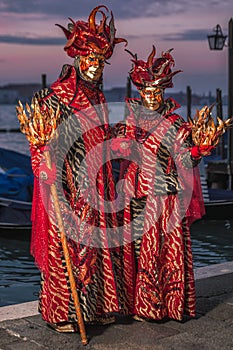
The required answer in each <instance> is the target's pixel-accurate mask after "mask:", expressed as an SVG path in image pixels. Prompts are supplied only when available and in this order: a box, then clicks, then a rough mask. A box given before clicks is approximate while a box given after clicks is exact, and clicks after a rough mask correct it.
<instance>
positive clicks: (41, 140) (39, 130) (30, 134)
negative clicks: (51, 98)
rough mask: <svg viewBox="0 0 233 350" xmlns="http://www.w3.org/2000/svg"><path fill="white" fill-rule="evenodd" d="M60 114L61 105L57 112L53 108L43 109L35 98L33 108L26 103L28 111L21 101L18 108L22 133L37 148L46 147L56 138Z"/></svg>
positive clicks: (17, 112)
mask: <svg viewBox="0 0 233 350" xmlns="http://www.w3.org/2000/svg"><path fill="white" fill-rule="evenodd" d="M59 112H60V111H59V105H58V108H57V110H56V112H54V110H53V108H52V107H51V106H50V107H49V108H45V109H43V108H41V107H40V105H39V102H38V100H37V99H36V98H33V100H32V103H31V107H30V106H29V105H28V104H27V103H26V111H25V110H24V108H23V105H22V103H21V102H20V101H19V106H16V114H17V117H18V119H19V122H20V131H21V132H22V133H23V134H25V136H26V138H27V140H28V141H29V143H30V144H33V145H37V146H42V145H45V144H46V143H47V142H48V141H49V140H51V139H52V137H53V136H54V133H55V130H56V127H57V119H58V116H59Z"/></svg>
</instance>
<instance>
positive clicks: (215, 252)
mask: <svg viewBox="0 0 233 350" xmlns="http://www.w3.org/2000/svg"><path fill="white" fill-rule="evenodd" d="M191 235H192V249H193V259H194V267H196V268H197V267H203V266H207V265H212V264H220V263H223V262H227V261H233V220H232V219H231V220H200V221H198V222H196V223H194V224H193V226H192V228H191Z"/></svg>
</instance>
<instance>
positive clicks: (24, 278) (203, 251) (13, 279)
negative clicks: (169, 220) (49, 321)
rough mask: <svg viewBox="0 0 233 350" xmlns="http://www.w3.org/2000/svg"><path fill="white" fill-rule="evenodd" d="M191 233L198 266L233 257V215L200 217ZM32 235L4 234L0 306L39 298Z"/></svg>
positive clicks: (0, 267)
mask: <svg viewBox="0 0 233 350" xmlns="http://www.w3.org/2000/svg"><path fill="white" fill-rule="evenodd" d="M191 235H192V248H193V258H194V267H195V268H198V267H203V266H207V265H211V264H218V263H223V262H227V261H233V219H232V220H226V221H221V220H218V221H214V220H213V221H211V220H208V221H204V220H201V221H198V222H196V223H194V224H193V226H192V228H191ZM29 238H30V234H28V235H27V236H24V237H22V239H21V240H19V239H16V238H15V237H13V238H9V237H8V238H7V237H6V236H5V237H1V245H0V281H1V283H0V306H4V305H11V304H16V303H22V302H26V301H32V300H37V299H38V292H39V288H40V274H39V271H38V269H37V268H36V267H35V265H34V260H33V258H32V257H31V256H30V254H29V249H30V243H29Z"/></svg>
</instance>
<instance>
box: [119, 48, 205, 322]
mask: <svg viewBox="0 0 233 350" xmlns="http://www.w3.org/2000/svg"><path fill="white" fill-rule="evenodd" d="M170 52H171V50H170V51H167V52H165V53H162V56H161V57H159V58H155V48H154V47H153V50H152V52H151V54H150V55H149V57H148V60H147V61H143V60H138V59H137V56H136V55H132V56H133V60H132V62H133V67H132V69H131V71H130V78H131V80H132V82H133V84H134V85H135V86H136V87H137V89H138V91H139V94H140V97H141V98H140V99H137V98H132V99H127V105H128V108H129V115H128V117H127V119H126V121H125V123H123V122H122V123H119V124H117V125H116V135H117V138H116V139H115V140H113V142H112V148H113V150H114V152H116V153H118V154H119V156H121V155H122V158H124V160H123V161H122V165H121V174H120V179H121V180H122V179H124V181H123V182H121V185H119V187H118V193H120V194H121V195H122V194H123V195H122V196H123V200H124V201H125V206H124V210H122V217H123V219H122V220H123V230H124V237H125V246H124V249H125V251H126V252H127V254H125V259H126V258H127V257H130V258H128V259H127V261H126V263H125V266H128V271H127V274H128V276H131V278H132V280H133V291H132V289H131V293H132V294H133V295H134V297H133V298H132V300H133V303H134V307H133V314H134V318H135V319H137V320H144V319H146V320H147V319H148V320H149V319H150V320H161V319H164V318H172V319H175V320H182V318H183V316H184V315H188V316H191V317H193V316H194V315H195V286H194V275H193V263H192V251H191V242H190V230H189V226H190V222H193V221H194V220H196V219H198V218H200V217H201V216H202V215H203V200H202V192H201V188H200V184H198V185H197V182H196V179H195V176H194V174H193V169H194V168H195V167H196V166H197V164H198V163H199V161H200V160H201V158H202V156H204V155H207V154H209V153H210V151H211V147H197V146H193V144H192V139H191V129H190V126H189V124H188V123H186V122H185V121H184V120H183V118H182V117H181V116H180V115H178V114H177V113H175V112H174V111H175V110H176V109H177V108H178V107H179V105H178V104H177V103H176V102H175V100H173V99H172V98H167V99H164V90H165V89H166V88H169V87H172V86H173V83H172V78H173V76H174V75H175V74H177V73H178V72H180V71H175V72H172V70H171V68H172V66H173V65H174V59H173V57H172V55H171V53H170ZM122 189H123V190H122ZM193 192H194V193H195V196H193ZM191 207H192V210H190V209H191ZM190 215H192V217H191V218H190ZM130 259H131V263H130V264H129V263H127V262H129V260H130ZM133 259H135V260H134V262H132V261H133ZM130 266H136V269H135V270H134V268H132V269H131V270H130Z"/></svg>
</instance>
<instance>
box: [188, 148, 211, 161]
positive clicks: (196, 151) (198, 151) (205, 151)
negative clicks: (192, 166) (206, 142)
mask: <svg viewBox="0 0 233 350" xmlns="http://www.w3.org/2000/svg"><path fill="white" fill-rule="evenodd" d="M213 149H214V146H193V147H192V148H191V156H192V157H193V158H194V159H200V158H201V157H204V156H209V155H210V154H211V152H212V150H213Z"/></svg>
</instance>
